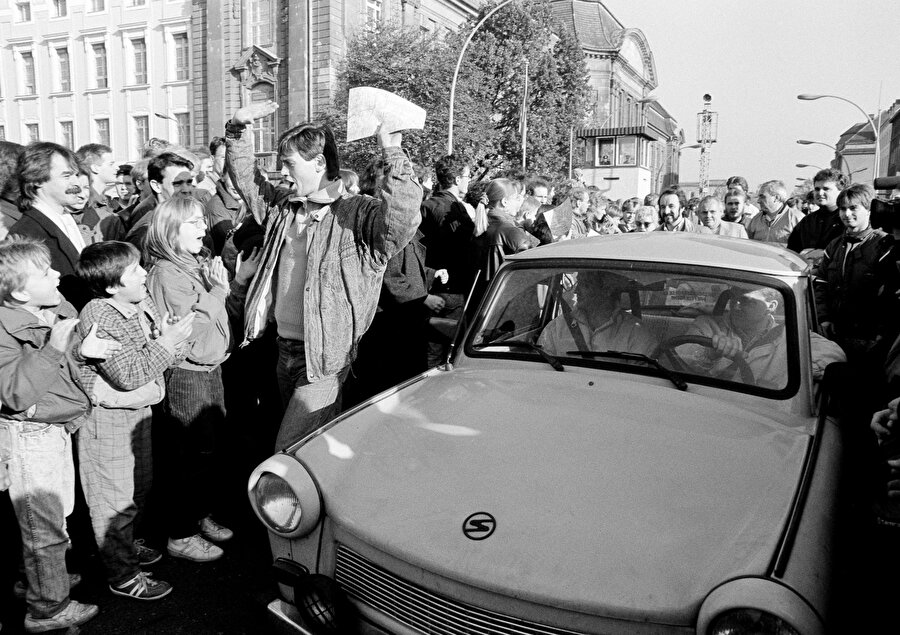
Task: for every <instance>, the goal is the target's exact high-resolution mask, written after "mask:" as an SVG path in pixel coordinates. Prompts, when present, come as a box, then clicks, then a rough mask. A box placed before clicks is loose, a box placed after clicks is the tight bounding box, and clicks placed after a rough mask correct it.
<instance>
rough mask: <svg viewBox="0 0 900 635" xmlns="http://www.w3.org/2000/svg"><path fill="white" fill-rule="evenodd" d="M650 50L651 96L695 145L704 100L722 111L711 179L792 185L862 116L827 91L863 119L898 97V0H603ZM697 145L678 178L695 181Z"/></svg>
mask: <svg viewBox="0 0 900 635" xmlns="http://www.w3.org/2000/svg"><path fill="white" fill-rule="evenodd" d="M603 4H605V5H606V7H607V8H608V9H609V10H610V11H611V12H612V14H613V15H615V16H616V18H618V20H619V21H620V22H621V23H622V24H623V25H624V26H625V27H627V28H636V29H640V30H641V31H642V32H643V33H644V35H645V36H646V38H647V41H648V42H649V44H650V49H651V51H652V52H653V58H654V61H655V63H656V72H657V79H658V82H659V86H658V87H657V88H656V90H654V91H653V93H652V94H653V95H654V96H656V97H658V98H659V101H660V103H661V104H662V105H663V106H664V107H665V108H666V110H668V111H669V112H670V113H671V114H672V116H674V117H675V118H676V119H677V120H678V124H679V125H680V126H681V127H682V128H683V129H684V131H685V144H686V145H689V144H692V143H696V142H697V123H696V119H697V113H698V112H699V111H700V110H702V107H703V94H704V93H709V94H710V95H712V98H713V101H712V106H711V110H713V111H715V112H718V113H719V134H718V141H717V142H716V143H715V144H714V145H713V147H712V150H711V154H710V178H712V179H718V178H726V177H728V176H732V175H736V174H739V175H742V176H744V177H746V178H747V180H748V181H749V182H750V184H751V186H753V185H758V184H760V183H762V182H764V181H767V180H770V179H781V180H783V181H784V182H785V183H786V184H788V186H789V187H792V186H793V184H794V183H795V182H796V177H798V176H803V177H811V176H812V175H813V174H814V173H815V170H814V169H812V168H806V169H802V168H797V167H795V164H797V163H806V164H811V165H819V166H826V167H827V166H828V164H829V162H830V160H831V159H832V157H833V156H834V153H833V151H832V150H829V149H828V148H825V147H822V146H815V145H812V146H801V145H798V144H797V143H796V141H797V139H810V140H813V141H823V142H825V143H828V144H831V145H835V143H836V142H837V140H838V137H839V136H840V134H841V133H842V132H843V131H844V130H846V129H847V128H849V127H850V126H851V125H853V124H854V123H858V122H861V121H862V120H863V117H862V114H861V113H860V112H859V111H858V110H857V109H856V108H854V107H853V106H851V105H850V104H847V103H844V102H842V101H838V100H834V99H820V100H817V101H799V100H798V99H797V95H798V94H800V93H819V94H823V93H824V94H832V95H840V96H842V97H846V98H847V99H850V100H851V101H854V102H856V103H857V104H859V105H860V106H861V107H862V108H864V109H865V110H866V111H867V112H869V113H870V114H874V113H875V111H876V109H877V108H878V105H879V95H880V104H881V108H882V109H884V108H887V107H889V106H890V104H892V103H893V102H894V100H896V99H900V33H898V30H900V27H898V26H897V25H898V20H897V18H898V17H900V2H897V0H855V1H850V0H841V1H838V0H816V1H815V2H806V1H803V2H801V1H798V0H781V1H775V0H749V1H748V0H744V1H743V2H738V1H737V0H677V1H676V0H603ZM698 162H699V150H684V151H683V153H682V160H681V180H682V181H684V182H689V181H696V180H697V179H698V173H699V163H698Z"/></svg>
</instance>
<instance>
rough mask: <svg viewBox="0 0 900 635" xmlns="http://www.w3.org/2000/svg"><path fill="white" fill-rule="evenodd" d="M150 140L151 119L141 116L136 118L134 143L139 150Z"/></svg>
mask: <svg viewBox="0 0 900 635" xmlns="http://www.w3.org/2000/svg"><path fill="white" fill-rule="evenodd" d="M149 140H150V117H148V116H147V115H141V116H139V117H135V118H134V142H135V143H136V144H137V148H138V150H140V149H142V148H143V147H144V146H145V145H147V141H149Z"/></svg>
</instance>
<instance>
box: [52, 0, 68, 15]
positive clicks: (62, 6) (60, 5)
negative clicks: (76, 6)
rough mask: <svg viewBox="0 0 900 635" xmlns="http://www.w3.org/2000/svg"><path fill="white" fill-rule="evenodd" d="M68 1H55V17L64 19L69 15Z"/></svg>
mask: <svg viewBox="0 0 900 635" xmlns="http://www.w3.org/2000/svg"><path fill="white" fill-rule="evenodd" d="M67 5H68V3H67V2H66V0H53V17H54V18H64V17H66V15H67V14H68V13H69V9H68V6H67Z"/></svg>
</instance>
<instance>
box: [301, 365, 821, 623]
mask: <svg viewBox="0 0 900 635" xmlns="http://www.w3.org/2000/svg"><path fill="white" fill-rule="evenodd" d="M722 394H723V395H724V396H725V397H726V398H727V397H728V395H729V393H727V392H723V393H722ZM808 441H809V436H808V430H805V429H802V428H799V429H793V428H789V427H787V426H785V425H783V424H780V423H777V422H775V421H773V420H772V419H769V418H767V417H765V416H763V415H761V414H758V413H754V412H751V411H748V410H747V409H746V408H745V407H740V406H737V405H735V404H730V403H728V402H725V401H721V400H716V399H712V398H709V397H704V396H701V395H697V394H692V393H691V392H680V391H678V390H676V389H675V388H673V387H671V385H670V384H668V383H665V382H661V381H659V380H656V379H652V378H650V379H648V378H637V377H634V378H628V377H623V376H622V375H617V374H615V373H597V372H592V373H590V374H588V373H583V372H578V371H575V372H567V373H554V372H547V373H538V374H536V373H535V372H534V371H530V372H525V371H521V372H520V371H515V370H513V371H509V370H504V371H503V372H502V373H501V372H487V371H478V370H455V371H452V372H449V373H436V374H434V375H431V376H429V377H428V378H426V379H424V380H422V381H419V382H416V383H414V384H412V385H411V386H408V387H406V388H405V389H403V390H402V391H401V392H400V393H399V394H395V395H393V396H389V397H386V398H384V399H382V400H381V401H379V402H377V403H376V404H374V405H372V406H369V407H367V408H365V409H363V410H362V411H360V412H358V413H356V414H353V415H351V416H350V417H348V418H347V419H345V420H343V421H341V422H340V423H339V424H337V425H335V426H333V427H331V428H330V429H329V430H327V432H325V433H324V434H321V435H319V436H317V437H314V438H313V439H311V440H310V441H308V442H307V443H306V444H305V445H303V446H301V447H299V448H296V449H295V452H296V454H297V456H298V457H299V458H301V459H302V461H303V462H304V463H305V464H306V465H307V467H308V468H309V469H310V471H311V472H312V473H313V474H314V476H315V478H316V480H317V481H318V483H319V485H320V488H321V490H322V495H323V499H324V503H325V510H326V513H327V514H328V516H329V517H330V518H331V520H332V521H333V522H335V523H336V524H338V525H339V526H340V527H341V529H342V530H344V531H349V532H350V533H352V534H353V535H354V536H356V537H357V538H359V539H361V540H362V541H364V542H365V543H367V544H370V545H372V546H374V547H375V548H377V549H378V550H381V551H384V552H386V553H389V554H391V555H392V556H395V557H398V558H400V559H402V560H404V561H406V562H409V563H411V564H413V565H415V566H418V567H421V568H423V569H424V570H426V571H430V572H432V573H435V574H438V575H441V576H444V577H447V578H450V579H453V580H457V581H460V582H463V583H466V584H470V585H474V586H476V587H479V588H482V589H485V590H489V591H494V592H498V593H502V594H504V595H509V596H513V597H518V598H521V599H527V600H529V601H532V602H537V603H542V604H546V605H550V606H556V607H560V608H568V609H571V610H575V611H579V612H583V613H588V614H596V615H607V616H610V617H619V618H623V619H650V620H652V621H654V622H661V623H670V624H690V623H692V621H693V620H694V619H695V617H696V612H697V610H698V609H699V605H700V603H701V602H702V600H703V598H704V597H705V596H706V594H707V593H709V591H710V590H711V589H712V588H713V587H715V586H716V585H717V584H719V583H721V582H722V581H724V580H727V579H729V578H732V577H734V576H739V575H762V574H764V572H765V570H766V568H767V565H768V564H769V563H770V561H771V558H772V555H773V552H774V549H775V547H776V545H777V543H778V540H779V535H780V534H781V530H782V528H783V527H784V525H785V522H786V518H787V515H788V511H789V509H790V506H791V501H792V498H793V496H794V492H795V490H796V486H797V483H798V480H799V477H800V472H801V466H802V463H803V459H804V455H805V451H806V447H807V443H808ZM475 512H487V513H489V514H491V515H492V516H493V517H494V518H495V519H496V529H495V531H494V533H493V534H492V535H491V536H490V537H489V538H487V539H484V540H479V541H475V540H471V539H469V538H467V537H466V536H465V535H464V533H463V523H464V520H465V519H466V518H467V517H468V516H469V515H470V514H473V513H475Z"/></svg>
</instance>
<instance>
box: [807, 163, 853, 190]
mask: <svg viewBox="0 0 900 635" xmlns="http://www.w3.org/2000/svg"><path fill="white" fill-rule="evenodd" d="M824 181H831V182H832V183H834V184H835V185H837V186H838V189H839V190H845V189H847V186H848V185H850V177H848V176H847V175H846V174H844V173H843V172H841V171H840V170H835V169H834V168H826V169H824V170H819V171H818V172H816V175H815V176H814V177H813V185H815V184H816V183H817V182H824Z"/></svg>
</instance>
